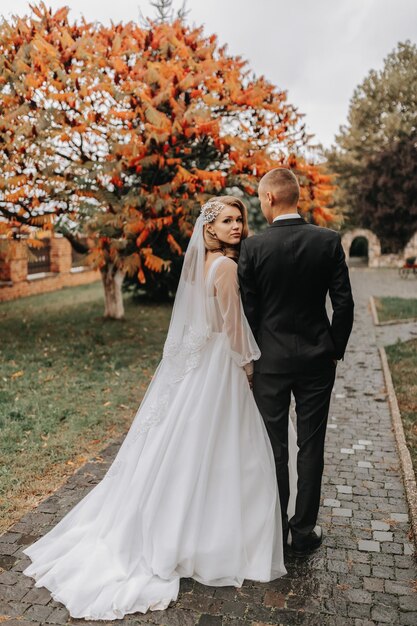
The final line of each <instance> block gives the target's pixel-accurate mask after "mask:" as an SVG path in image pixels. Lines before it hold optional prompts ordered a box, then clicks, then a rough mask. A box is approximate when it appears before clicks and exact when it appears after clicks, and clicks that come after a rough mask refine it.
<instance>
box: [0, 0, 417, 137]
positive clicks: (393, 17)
mask: <svg viewBox="0 0 417 626" xmlns="http://www.w3.org/2000/svg"><path fill="white" fill-rule="evenodd" d="M33 2H35V0H33ZM45 3H46V5H47V6H52V7H53V8H57V7H60V6H64V5H67V6H69V7H70V8H71V12H70V17H71V16H72V17H73V18H74V19H76V18H79V16H80V15H81V14H83V15H84V16H85V17H86V18H87V19H88V20H97V21H100V22H108V21H109V20H110V19H112V20H113V21H114V22H119V21H129V20H137V19H138V16H139V8H140V9H141V10H142V13H143V14H144V15H145V16H153V15H155V11H154V9H153V8H152V7H151V6H150V1H149V0H116V1H114V0H112V1H110V0H46V2H45ZM181 4H182V2H181V0H174V6H176V7H180V6H181ZM187 7H188V9H189V14H188V17H187V20H188V21H189V22H190V23H192V24H196V25H201V24H204V26H205V32H206V33H207V34H211V33H216V34H217V35H218V37H219V41H220V43H222V44H223V43H227V44H228V49H229V52H230V53H232V54H239V55H241V56H242V57H243V58H245V59H247V60H248V61H249V63H250V66H251V68H252V69H253V70H254V71H255V72H256V74H258V75H261V74H263V75H264V76H266V77H267V78H268V79H269V80H270V81H271V82H272V83H274V84H275V85H277V86H278V87H280V88H281V89H285V90H287V91H288V99H289V101H290V102H291V103H292V104H295V105H296V106H297V107H298V109H299V111H300V112H302V113H305V114H306V118H305V120H306V123H307V128H308V130H309V131H310V132H312V133H314V135H315V138H316V141H317V142H321V143H323V144H324V145H325V146H329V145H331V143H332V141H333V137H334V135H335V133H337V131H338V129H339V126H340V125H341V124H343V123H344V122H345V120H346V115H347V111H348V106H349V100H350V98H351V96H352V93H353V90H354V88H355V87H356V85H358V84H359V83H360V82H362V80H363V78H364V77H365V76H366V74H367V73H368V71H369V70H370V69H372V68H374V69H380V68H381V67H382V62H383V59H384V58H385V57H386V55H387V54H388V53H389V52H390V51H391V50H392V49H393V48H394V47H395V46H396V44H397V42H398V41H405V40H406V39H410V40H411V41H413V42H414V43H417V0H285V1H284V0H188V2H187ZM28 12H29V3H28V2H27V0H0V15H2V16H4V17H5V18H7V19H9V18H10V16H11V14H18V15H24V14H25V13H28Z"/></svg>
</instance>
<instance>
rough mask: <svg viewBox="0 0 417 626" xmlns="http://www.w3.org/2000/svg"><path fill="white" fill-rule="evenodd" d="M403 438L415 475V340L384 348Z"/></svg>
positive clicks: (416, 411)
mask: <svg viewBox="0 0 417 626" xmlns="http://www.w3.org/2000/svg"><path fill="white" fill-rule="evenodd" d="M385 350H386V353H387V356H388V362H389V366H390V370H391V374H392V379H393V382H394V387H395V393H396V395H397V399H398V404H399V407H400V411H401V417H402V420H403V425H404V432H405V437H406V440H407V445H408V447H409V450H410V453H411V458H412V460H413V465H414V471H415V472H416V473H417V339H413V340H412V341H405V342H404V343H401V342H398V343H396V344H394V345H393V346H388V347H387V348H385Z"/></svg>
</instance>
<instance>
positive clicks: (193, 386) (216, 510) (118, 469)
mask: <svg viewBox="0 0 417 626" xmlns="http://www.w3.org/2000/svg"><path fill="white" fill-rule="evenodd" d="M206 289H207V306H208V315H209V319H210V321H211V336H210V338H209V339H208V341H207V343H206V344H205V346H204V348H203V349H202V350H199V351H198V358H197V352H196V353H192V354H194V359H191V361H189V362H188V365H187V367H186V368H185V369H184V370H183V371H182V375H181V376H179V377H176V376H173V373H172V363H171V364H170V365H169V360H168V365H167V361H166V359H164V358H163V359H162V361H161V363H160V365H159V366H158V369H157V371H156V372H155V375H154V378H153V380H152V382H151V384H150V386H149V388H148V390H147V393H146V395H145V398H144V400H143V401H142V404H141V406H140V407H139V410H138V413H137V415H136V417H135V419H134V421H133V423H132V425H131V427H130V430H129V432H128V434H127V436H126V438H125V440H124V442H123V444H122V446H121V447H120V449H119V452H118V454H117V456H116V458H115V460H114V462H113V463H112V465H111V467H110V468H109V470H108V472H107V474H106V475H105V476H104V478H103V479H102V480H101V482H100V483H99V484H98V485H97V486H95V487H94V488H93V489H92V491H90V492H89V493H88V494H87V495H86V496H85V497H84V498H83V499H82V500H81V501H80V502H79V503H78V504H77V505H76V506H75V507H74V508H73V509H72V510H71V511H70V512H69V513H68V514H67V515H66V516H65V517H64V518H63V519H62V520H61V521H60V522H59V523H58V524H57V525H56V526H55V527H54V528H53V529H52V530H50V531H49V532H48V533H47V534H46V535H45V536H44V537H42V538H40V539H39V540H38V541H36V542H35V543H33V544H32V545H31V546H29V547H28V548H26V549H25V550H24V553H25V554H27V555H28V556H29V557H30V558H31V561H32V563H31V564H30V565H29V566H28V567H27V568H26V569H25V570H24V572H23V573H24V574H26V575H27V576H31V577H33V578H34V579H35V580H36V587H46V588H47V589H49V591H50V592H51V595H52V597H53V598H54V599H55V600H57V601H59V602H62V603H63V604H64V605H65V606H66V607H67V608H68V610H69V612H70V614H71V616H72V617H78V618H80V617H83V618H85V619H89V620H99V619H101V620H115V619H121V618H123V616H124V615H126V614H128V613H134V612H142V613H145V612H146V611H148V610H161V609H165V608H167V607H168V605H169V604H170V602H171V601H173V600H176V599H177V596H178V591H179V582H180V578H181V577H192V578H194V579H196V580H197V581H199V582H201V583H203V584H205V585H214V586H223V585H234V586H236V587H239V586H241V585H242V583H243V581H244V579H252V580H257V581H270V580H273V579H275V578H277V577H279V576H282V575H283V574H285V573H286V570H285V567H284V561H283V547H282V528H281V514H280V504H279V497H278V489H277V483H276V473H275V464H274V458H273V454H272V448H271V445H270V442H269V439H268V435H267V432H266V428H265V426H264V423H263V420H262V417H261V415H260V413H259V411H258V409H257V406H256V404H255V401H254V399H253V395H252V392H251V390H250V388H249V385H248V382H247V378H246V374H245V372H244V369H243V368H242V363H243V362H247V361H248V360H251V359H252V358H259V351H258V349H257V346H256V344H255V342H254V339H253V337H252V335H251V331H250V329H249V326H248V324H247V321H246V319H245V317H244V315H243V313H242V309H241V306H240V298H239V292H238V286H237V277H236V264H235V263H234V262H233V261H232V260H230V259H228V258H226V257H219V258H218V259H216V260H215V262H214V263H213V265H212V266H211V268H210V270H209V274H208V276H207V279H206ZM169 367H171V369H169ZM290 440H291V445H292V448H293V450H294V446H295V435H294V433H291V437H290ZM294 480H295V478H294V477H293V478H292V484H293V487H294ZM292 491H293V492H294V488H293V490H292ZM292 506H293V498H292Z"/></svg>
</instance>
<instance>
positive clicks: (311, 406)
mask: <svg viewBox="0 0 417 626" xmlns="http://www.w3.org/2000/svg"><path fill="white" fill-rule="evenodd" d="M335 375H336V365H334V364H333V362H329V365H328V366H327V367H323V368H320V369H318V370H316V371H308V372H299V373H293V374H284V373H276V374H275V373H274V374H262V373H259V372H256V371H255V375H254V381H253V392H254V397H255V401H256V403H257V405H258V408H259V411H260V412H261V415H262V417H263V419H264V422H265V425H266V429H267V431H268V435H269V438H270V440H271V444H272V449H273V452H274V458H275V466H276V472H277V480H278V488H279V497H280V503H281V515H282V527H283V529H284V530H285V529H287V528H288V527H289V528H290V529H291V534H292V537H293V539H294V540H295V541H297V538H302V537H305V536H306V535H308V534H309V533H310V532H311V531H312V530H313V528H314V526H315V525H316V522H317V515H318V511H319V506H320V491H321V479H322V474H323V466H324V458H323V457H324V439H325V436H326V427H327V418H328V414H329V405H330V397H331V392H332V388H333V385H334V380H335ZM291 392H292V393H293V395H294V398H295V403H296V414H297V444H298V448H299V452H298V456H297V471H298V484H297V498H296V506H295V515H294V516H293V517H292V518H291V519H290V520H288V515H287V507H288V499H289V480H288V419H289V408H290V401H291Z"/></svg>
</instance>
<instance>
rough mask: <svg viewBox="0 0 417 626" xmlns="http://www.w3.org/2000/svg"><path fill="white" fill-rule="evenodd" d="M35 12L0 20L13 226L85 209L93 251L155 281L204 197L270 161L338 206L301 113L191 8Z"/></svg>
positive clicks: (6, 210)
mask: <svg viewBox="0 0 417 626" xmlns="http://www.w3.org/2000/svg"><path fill="white" fill-rule="evenodd" d="M32 11H33V15H32V16H30V17H29V18H25V19H21V18H13V21H12V22H11V23H8V22H7V20H4V21H3V23H2V24H1V25H0V58H1V59H3V61H2V62H0V105H1V106H2V109H3V110H4V115H3V116H2V117H1V119H0V140H1V143H0V146H1V147H0V172H1V177H0V215H1V214H2V215H3V218H4V219H5V220H6V223H7V224H8V225H9V228H10V229H13V232H15V230H16V229H18V230H19V229H23V227H24V226H25V225H26V224H31V225H37V226H38V227H39V228H50V227H51V223H52V221H53V220H52V218H51V217H49V221H48V220H47V219H44V218H42V214H43V213H45V212H50V211H51V210H55V212H56V214H62V213H67V214H68V215H69V216H71V219H74V220H76V219H77V216H78V215H79V212H80V211H82V212H83V215H91V218H90V219H88V220H87V222H86V226H85V228H86V229H87V232H88V234H89V235H90V239H89V242H90V247H91V250H90V257H89V258H90V260H91V261H92V262H93V263H94V264H95V265H96V266H98V267H103V266H104V265H105V264H106V263H108V262H110V261H111V262H112V263H116V264H118V265H119V266H120V267H123V268H125V269H126V271H129V272H133V273H134V274H136V275H137V276H138V280H139V281H140V282H141V283H144V282H145V281H146V275H147V272H149V271H150V272H156V273H161V272H163V271H165V270H168V269H169V266H170V263H169V259H163V258H160V257H159V256H158V252H157V250H158V247H157V246H158V237H160V238H163V239H164V241H165V243H167V244H168V247H167V249H168V250H170V251H171V252H172V254H173V255H181V254H182V246H184V242H185V241H186V238H187V237H188V236H189V234H190V229H191V222H192V219H191V220H190V219H189V218H190V216H192V215H193V214H194V215H195V213H196V210H197V209H198V206H199V205H200V204H201V203H202V202H204V201H205V200H206V199H207V198H208V197H210V196H211V195H213V194H221V193H225V189H226V188H228V187H233V186H237V187H240V188H241V189H243V190H244V191H245V192H246V193H248V194H255V193H256V189H257V182H258V180H259V177H261V176H262V175H263V174H264V173H265V172H266V171H268V170H269V169H270V168H272V167H277V166H283V167H291V168H292V169H293V170H294V171H295V172H296V173H297V175H298V176H299V178H300V182H301V191H302V193H301V200H300V209H301V211H302V212H303V213H305V214H310V215H312V216H313V219H314V220H316V221H317V222H318V223H321V224H323V223H330V221H331V220H332V219H334V215H333V213H332V212H331V211H330V210H329V209H327V208H326V205H328V204H329V203H330V201H331V194H332V184H331V180H330V179H329V177H328V176H326V175H325V174H324V173H323V172H322V171H321V168H320V167H318V166H317V165H313V164H311V163H308V162H307V161H306V160H305V159H303V158H302V157H301V156H299V155H300V154H302V152H303V148H304V146H305V145H306V143H307V142H308V137H307V136H306V134H305V132H304V127H303V125H302V116H301V115H300V114H299V113H298V111H297V110H296V109H295V108H294V107H293V106H292V105H291V104H290V103H288V102H287V98H286V93H285V91H280V90H278V89H277V88H276V87H274V85H272V84H271V83H269V82H268V81H267V80H266V79H265V78H263V77H261V78H249V71H248V68H247V64H246V63H245V61H243V60H242V59H241V58H239V57H233V56H230V55H228V53H227V51H226V48H225V47H219V45H218V42H217V38H216V36H214V35H212V36H209V37H207V36H205V35H204V33H203V29H202V28H194V27H189V26H187V25H185V24H184V23H183V22H181V21H176V22H174V23H162V24H156V23H154V24H150V25H149V27H141V26H139V25H138V24H135V23H134V22H129V23H127V24H123V23H121V24H113V23H112V24H111V25H110V26H104V25H100V24H98V23H94V24H89V23H88V22H86V21H85V20H83V21H82V22H81V23H79V24H75V23H71V22H70V21H69V18H68V8H66V7H65V8H61V9H58V10H57V11H55V12H53V11H52V10H49V9H47V8H46V6H45V5H44V4H43V3H41V4H39V5H37V6H34V7H32ZM4 59H7V62H6V61H4ZM9 85H13V89H10V88H9ZM51 110H53V111H54V123H53V124H50V123H49V121H48V119H49V118H48V115H50V111H51ZM295 155H297V156H295ZM29 165H30V167H32V168H35V170H36V172H35V173H34V174H33V175H30V176H29V175H28V176H23V175H22V172H23V171H29V170H28V166H29ZM52 200H53V204H52ZM51 206H53V207H54V209H51ZM38 218H39V219H38ZM37 220H38V223H37ZM3 223H4V222H3ZM22 232H23V231H22ZM173 232H175V237H174V235H173ZM178 233H180V235H179V234H178ZM180 237H182V239H181V238H180ZM150 242H151V243H150ZM151 246H152V247H151ZM142 263H143V267H142Z"/></svg>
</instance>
